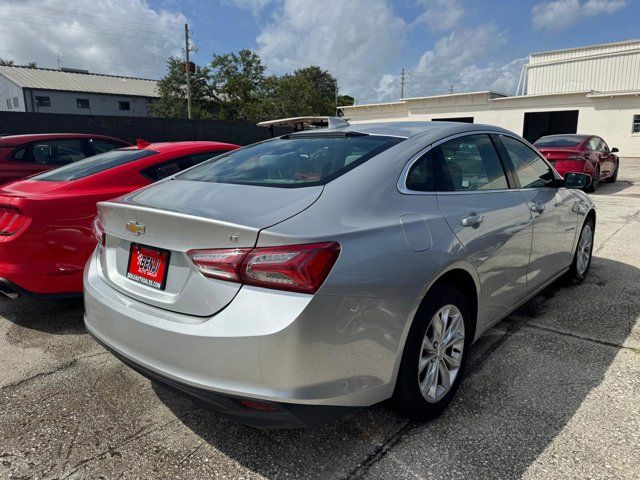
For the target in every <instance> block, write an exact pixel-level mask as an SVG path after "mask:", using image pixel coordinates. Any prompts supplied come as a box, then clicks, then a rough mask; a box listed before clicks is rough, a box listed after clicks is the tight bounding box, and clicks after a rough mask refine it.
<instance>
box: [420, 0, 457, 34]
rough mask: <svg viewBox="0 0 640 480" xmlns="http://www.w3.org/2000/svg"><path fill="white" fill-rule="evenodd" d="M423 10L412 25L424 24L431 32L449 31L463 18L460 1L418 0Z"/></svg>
mask: <svg viewBox="0 0 640 480" xmlns="http://www.w3.org/2000/svg"><path fill="white" fill-rule="evenodd" d="M418 4H420V5H421V6H423V7H424V8H425V11H424V13H422V14H421V15H420V16H419V17H418V18H417V19H416V21H415V22H414V25H416V24H420V23H425V24H426V25H427V27H429V30H431V31H432V32H439V31H443V30H451V29H452V28H454V27H455V26H456V25H458V23H459V22H460V20H461V19H462V17H463V16H464V13H465V12H464V8H463V7H462V5H461V4H460V0H418Z"/></svg>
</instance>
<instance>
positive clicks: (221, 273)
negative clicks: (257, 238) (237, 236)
mask: <svg viewBox="0 0 640 480" xmlns="http://www.w3.org/2000/svg"><path fill="white" fill-rule="evenodd" d="M250 250H251V249H250V248H228V249H214V250H191V251H189V252H187V255H189V257H191V260H193V263H194V264H195V266H196V267H197V268H198V270H199V271H200V273H202V274H203V275H204V276H205V277H209V278H217V279H219V280H227V281H229V282H242V279H241V278H240V265H241V264H242V260H243V259H244V257H245V255H246V254H247V253H248V252H249V251H250Z"/></svg>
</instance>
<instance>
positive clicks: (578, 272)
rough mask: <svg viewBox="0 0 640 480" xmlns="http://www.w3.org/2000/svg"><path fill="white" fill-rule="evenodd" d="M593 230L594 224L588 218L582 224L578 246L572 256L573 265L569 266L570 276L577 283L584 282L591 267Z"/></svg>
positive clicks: (591, 219)
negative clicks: (577, 281)
mask: <svg viewBox="0 0 640 480" xmlns="http://www.w3.org/2000/svg"><path fill="white" fill-rule="evenodd" d="M594 229H595V222H594V221H593V218H590V219H588V220H587V221H586V222H584V225H583V226H582V231H581V232H580V237H579V238H578V246H577V247H576V253H575V254H574V256H573V263H572V264H571V274H572V276H573V277H574V278H576V279H577V280H579V281H582V280H584V278H585V277H586V276H587V272H588V271H589V267H590V266H591V256H592V254H593V236H594Z"/></svg>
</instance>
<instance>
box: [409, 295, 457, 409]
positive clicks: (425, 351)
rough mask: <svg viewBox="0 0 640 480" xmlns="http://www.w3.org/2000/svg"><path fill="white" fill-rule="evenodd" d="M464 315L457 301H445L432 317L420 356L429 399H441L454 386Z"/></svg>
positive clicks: (423, 384) (421, 379)
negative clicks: (447, 303) (452, 302)
mask: <svg viewBox="0 0 640 480" xmlns="http://www.w3.org/2000/svg"><path fill="white" fill-rule="evenodd" d="M464 336H465V331H464V319H463V318H462V313H460V310H459V309H458V307H456V306H455V305H451V304H449V305H445V306H443V307H442V308H440V310H438V311H437V312H436V314H435V315H434V316H433V317H432V318H431V321H430V323H429V326H428V327H427V331H426V332H425V335H424V339H423V341H422V348H421V349H420V355H419V359H418V382H419V385H420V392H421V393H422V396H423V397H424V399H425V400H426V401H427V402H429V403H436V402H438V401H440V400H441V399H442V397H444V396H445V395H446V394H447V393H448V392H449V391H450V390H451V387H452V386H453V384H454V382H455V380H456V378H457V376H458V372H459V370H460V365H461V362H462V355H463V352H464V338H465V337H464Z"/></svg>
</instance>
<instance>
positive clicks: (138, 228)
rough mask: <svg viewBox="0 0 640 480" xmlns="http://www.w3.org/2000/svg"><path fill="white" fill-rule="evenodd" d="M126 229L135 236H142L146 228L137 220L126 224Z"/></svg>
mask: <svg viewBox="0 0 640 480" xmlns="http://www.w3.org/2000/svg"><path fill="white" fill-rule="evenodd" d="M125 228H126V229H127V230H129V231H130V232H131V233H133V234H134V235H142V234H143V233H144V230H145V226H144V225H143V224H142V223H138V221H137V220H129V221H128V222H127V223H126V225H125Z"/></svg>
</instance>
